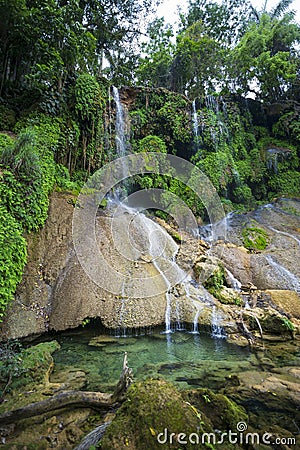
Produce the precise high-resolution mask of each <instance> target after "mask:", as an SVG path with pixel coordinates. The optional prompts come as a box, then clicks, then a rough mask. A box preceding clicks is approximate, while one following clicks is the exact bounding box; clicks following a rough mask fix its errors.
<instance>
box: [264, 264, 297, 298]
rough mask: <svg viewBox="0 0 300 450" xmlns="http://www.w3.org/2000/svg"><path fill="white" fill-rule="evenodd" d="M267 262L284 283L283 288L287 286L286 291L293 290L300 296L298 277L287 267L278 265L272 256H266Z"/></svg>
mask: <svg viewBox="0 0 300 450" xmlns="http://www.w3.org/2000/svg"><path fill="white" fill-rule="evenodd" d="M265 258H266V261H267V262H268V263H269V264H270V266H272V267H273V268H274V271H275V273H276V275H277V276H279V277H280V278H281V279H282V281H283V286H285V288H286V289H292V290H294V291H296V292H298V294H300V280H299V278H297V277H296V275H294V274H293V273H292V272H290V271H289V270H288V269H286V268H285V267H283V266H281V265H280V264H278V263H277V262H276V261H274V259H273V258H272V256H270V255H266V256H265Z"/></svg>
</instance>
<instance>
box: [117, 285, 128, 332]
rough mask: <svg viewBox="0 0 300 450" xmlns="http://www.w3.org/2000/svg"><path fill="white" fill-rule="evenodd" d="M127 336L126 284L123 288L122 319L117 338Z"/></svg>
mask: <svg viewBox="0 0 300 450" xmlns="http://www.w3.org/2000/svg"><path fill="white" fill-rule="evenodd" d="M121 336H122V337H125V336H126V296H125V283H123V286H122V296H121V306H120V319H119V327H118V330H117V334H116V337H121Z"/></svg>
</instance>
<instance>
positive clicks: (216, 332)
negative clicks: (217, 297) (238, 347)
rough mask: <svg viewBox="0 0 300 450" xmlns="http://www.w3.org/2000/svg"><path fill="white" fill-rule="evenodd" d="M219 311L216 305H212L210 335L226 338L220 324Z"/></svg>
mask: <svg viewBox="0 0 300 450" xmlns="http://www.w3.org/2000/svg"><path fill="white" fill-rule="evenodd" d="M221 319H222V317H221V313H220V311H217V308H216V306H215V305H214V306H213V307H212V314H211V337H213V338H216V339H224V338H226V335H225V332H224V329H223V327H222V326H221V325H220V324H221Z"/></svg>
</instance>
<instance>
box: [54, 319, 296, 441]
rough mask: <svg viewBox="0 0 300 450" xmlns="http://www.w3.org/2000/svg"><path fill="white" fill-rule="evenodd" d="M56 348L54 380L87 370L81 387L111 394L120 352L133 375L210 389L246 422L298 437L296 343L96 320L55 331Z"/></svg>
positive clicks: (117, 373) (178, 384) (119, 365)
mask: <svg viewBox="0 0 300 450" xmlns="http://www.w3.org/2000/svg"><path fill="white" fill-rule="evenodd" d="M55 339H56V340H57V341H58V342H59V343H60V345H61V350H59V351H57V352H55V353H54V355H53V357H54V362H55V368H54V372H53V374H52V376H51V381H52V382H60V383H61V382H62V381H64V379H65V378H64V377H65V374H66V373H69V374H70V373H77V371H79V372H80V371H81V373H82V372H84V374H85V377H83V384H82V385H81V386H80V389H82V390H90V391H97V390H98V391H102V392H112V391H113V390H114V387H115V386H116V383H117V381H118V379H119V376H120V373H121V370H122V365H123V358H124V352H127V354H128V364H129V366H130V367H131V368H132V369H133V375H134V379H135V380H143V379H146V378H149V377H151V378H163V379H165V380H167V381H170V382H172V383H174V384H175V385H176V386H177V387H178V388H179V389H194V388H210V389H212V390H213V391H214V392H220V393H224V394H226V395H227V396H228V397H229V398H231V399H232V400H235V401H236V402H237V403H238V404H241V405H242V406H244V407H245V408H246V410H247V413H248V415H249V424H250V426H254V427H255V428H257V429H261V430H270V429H271V428H270V427H274V426H275V428H276V427H277V428H276V430H277V431H278V433H279V435H284V433H288V434H289V435H290V436H292V435H295V436H297V435H298V433H299V431H300V429H299V424H298V423H299V417H298V416H299V386H300V383H299V378H300V370H299V362H300V352H299V345H298V342H297V341H291V340H290V341H286V342H284V341H281V342H280V340H279V339H278V340H275V342H273V341H271V342H266V343H265V344H264V345H263V346H262V347H261V348H257V349H255V350H254V349H249V347H246V348H242V347H239V346H237V345H233V344H229V343H228V342H227V341H226V339H220V338H213V337H211V335H209V334H207V333H200V334H193V333H191V332H188V331H175V332H173V333H170V334H165V333H164V332H163V330H162V329H154V330H152V332H151V333H148V334H144V335H138V336H134V335H131V336H127V337H115V336H114V335H109V334H105V333H104V330H101V329H100V328H99V327H97V326H94V325H92V326H88V327H86V328H82V329H78V330H74V331H68V332H63V333H61V334H55Z"/></svg>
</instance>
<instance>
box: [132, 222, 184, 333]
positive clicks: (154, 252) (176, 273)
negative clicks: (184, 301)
mask: <svg viewBox="0 0 300 450" xmlns="http://www.w3.org/2000/svg"><path fill="white" fill-rule="evenodd" d="M140 217H141V219H142V220H143V222H144V225H145V227H146V229H147V236H148V240H149V248H148V251H149V255H150V256H151V258H152V263H153V265H154V267H155V268H156V270H157V271H158V272H159V273H160V275H161V277H162V278H163V280H164V282H165V284H166V312H165V324H166V325H165V326H166V328H165V333H171V332H172V329H171V313H172V311H171V295H170V290H171V287H172V282H171V280H169V279H168V278H167V276H166V275H165V273H164V269H165V267H166V265H167V266H170V265H171V267H172V269H173V270H172V272H173V277H175V278H174V280H173V282H174V281H176V280H180V281H181V280H183V279H184V278H185V275H184V272H183V271H182V270H181V269H180V267H179V266H178V265H177V263H176V261H175V259H176V254H177V252H178V246H177V244H176V243H175V242H174V241H173V251H172V253H171V254H167V253H166V251H165V249H164V245H163V242H161V239H159V234H161V233H162V232H163V230H162V229H161V228H158V225H157V224H155V223H154V222H153V221H152V220H150V219H148V218H147V217H146V216H144V215H143V214H140ZM164 233H166V232H164ZM176 316H177V324H178V326H180V323H181V322H180V311H179V305H178V311H177V314H176Z"/></svg>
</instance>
